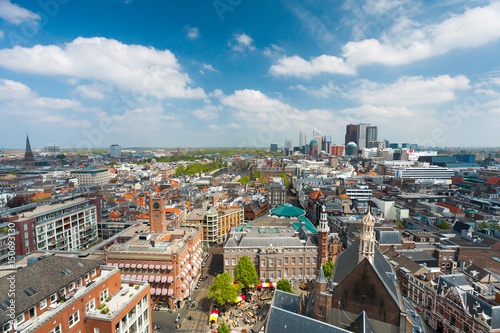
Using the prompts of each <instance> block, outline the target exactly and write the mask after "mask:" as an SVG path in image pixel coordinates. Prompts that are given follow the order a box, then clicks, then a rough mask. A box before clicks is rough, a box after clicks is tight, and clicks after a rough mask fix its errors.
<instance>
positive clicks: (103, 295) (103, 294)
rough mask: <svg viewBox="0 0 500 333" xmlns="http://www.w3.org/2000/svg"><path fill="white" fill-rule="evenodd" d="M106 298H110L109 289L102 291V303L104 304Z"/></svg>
mask: <svg viewBox="0 0 500 333" xmlns="http://www.w3.org/2000/svg"><path fill="white" fill-rule="evenodd" d="M106 298H108V289H105V290H103V291H101V298H100V300H101V302H104V301H105V300H106Z"/></svg>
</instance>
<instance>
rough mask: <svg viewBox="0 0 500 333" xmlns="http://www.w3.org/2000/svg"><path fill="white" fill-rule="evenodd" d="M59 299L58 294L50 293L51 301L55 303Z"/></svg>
mask: <svg viewBox="0 0 500 333" xmlns="http://www.w3.org/2000/svg"><path fill="white" fill-rule="evenodd" d="M56 300H57V294H52V295H50V303H54V302H55V301H56Z"/></svg>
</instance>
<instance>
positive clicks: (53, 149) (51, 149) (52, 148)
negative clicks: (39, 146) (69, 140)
mask: <svg viewBox="0 0 500 333" xmlns="http://www.w3.org/2000/svg"><path fill="white" fill-rule="evenodd" d="M43 152H44V153H59V152H61V147H59V146H58V145H56V144H54V143H51V144H48V145H46V146H45V147H43Z"/></svg>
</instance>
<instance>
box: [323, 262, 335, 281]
mask: <svg viewBox="0 0 500 333" xmlns="http://www.w3.org/2000/svg"><path fill="white" fill-rule="evenodd" d="M332 271H333V261H328V262H325V263H324V264H323V273H325V277H326V278H327V279H329V278H330V276H332Z"/></svg>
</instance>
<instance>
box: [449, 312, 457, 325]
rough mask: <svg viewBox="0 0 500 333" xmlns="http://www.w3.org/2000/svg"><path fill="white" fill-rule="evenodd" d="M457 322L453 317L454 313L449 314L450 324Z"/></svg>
mask: <svg viewBox="0 0 500 333" xmlns="http://www.w3.org/2000/svg"><path fill="white" fill-rule="evenodd" d="M456 324H457V318H456V317H455V315H454V314H453V313H452V314H451V316H450V325H451V326H455V325H456Z"/></svg>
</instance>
